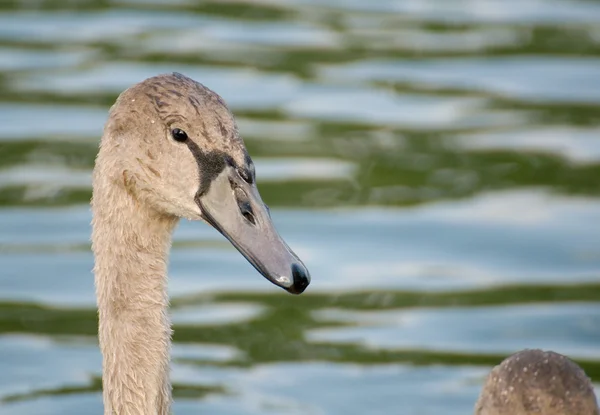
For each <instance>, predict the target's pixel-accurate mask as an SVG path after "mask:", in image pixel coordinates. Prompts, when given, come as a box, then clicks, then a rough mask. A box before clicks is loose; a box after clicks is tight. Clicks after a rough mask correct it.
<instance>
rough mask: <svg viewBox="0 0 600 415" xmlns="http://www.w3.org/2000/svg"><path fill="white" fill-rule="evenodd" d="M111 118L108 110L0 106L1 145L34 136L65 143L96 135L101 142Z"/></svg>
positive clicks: (47, 106) (79, 107)
mask: <svg viewBox="0 0 600 415" xmlns="http://www.w3.org/2000/svg"><path fill="white" fill-rule="evenodd" d="M107 116H108V109H107V108H93V107H81V106H68V105H22V104H0V124H2V129H0V142H1V141H2V140H7V139H8V140H24V139H31V138H33V137H43V138H44V139H49V140H50V139H53V138H54V139H56V138H59V139H63V140H64V139H65V138H73V137H80V136H87V137H94V136H95V137H96V138H95V140H98V137H100V135H101V134H102V128H103V126H104V123H105V122H106V118H107ZM31 120H35V122H31Z"/></svg>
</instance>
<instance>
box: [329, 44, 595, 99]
mask: <svg viewBox="0 0 600 415" xmlns="http://www.w3.org/2000/svg"><path fill="white" fill-rule="evenodd" d="M541 73H543V74H544V76H540V74H541ZM321 75H322V76H323V77H325V78H326V79H336V80H340V79H346V80H348V81H355V82H356V81H359V82H365V81H388V82H389V81H390V80H393V81H400V82H410V83H413V84H416V85H419V84H421V85H426V86H427V87H428V88H431V87H442V88H462V89H466V90H482V91H487V92H490V93H492V94H499V95H502V96H507V97H511V98H516V99H521V100H525V101H556V102H591V103H598V102H600V92H598V91H600V60H598V59H596V58H592V57H585V58H572V57H569V58H551V57H536V56H518V57H507V58H489V57H488V58H461V59H424V60H416V61H390V60H371V61H362V62H358V63H351V64H345V65H331V66H327V67H323V68H322V70H321Z"/></svg>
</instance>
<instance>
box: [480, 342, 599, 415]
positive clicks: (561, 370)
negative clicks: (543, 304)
mask: <svg viewBox="0 0 600 415" xmlns="http://www.w3.org/2000/svg"><path fill="white" fill-rule="evenodd" d="M534 414H536V415H599V412H598V404H597V402H596V395H595V394H594V389H593V387H592V384H591V382H590V380H589V379H588V377H587V376H586V375H585V373H584V371H583V370H582V369H581V368H580V367H579V366H578V365H577V364H576V363H574V362H572V361H571V360H569V359H568V358H567V357H565V356H563V355H561V354H558V353H554V352H550V351H549V352H544V351H542V350H523V351H520V352H518V353H515V354H513V355H512V356H509V357H508V358H506V359H505V360H504V361H503V362H502V363H501V364H500V365H498V366H496V367H495V368H494V369H493V370H492V372H491V373H490V374H489V376H488V378H487V379H486V382H485V384H484V386H483V390H482V391H481V395H479V400H478V401H477V404H476V406H475V415H534Z"/></svg>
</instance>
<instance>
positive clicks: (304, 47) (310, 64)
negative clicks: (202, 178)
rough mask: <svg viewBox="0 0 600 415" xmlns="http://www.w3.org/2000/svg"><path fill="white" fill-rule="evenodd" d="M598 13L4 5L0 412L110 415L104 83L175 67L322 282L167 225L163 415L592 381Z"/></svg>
mask: <svg viewBox="0 0 600 415" xmlns="http://www.w3.org/2000/svg"><path fill="white" fill-rule="evenodd" d="M599 17H600V6H599V4H597V3H595V2H589V1H567V0H553V1H544V2H542V1H540V0H526V1H518V2H517V1H516V0H514V1H513V0H511V1H505V0H503V1H499V0H478V1H475V0H452V1H445V2H437V1H433V0H427V1H420V2H414V1H399V0H381V1H378V2H364V1H337V0H328V1H314V0H278V1H269V2H248V1H238V2H220V1H205V2H202V3H198V2H192V1H188V0H178V1H173V2H167V1H162V0H120V1H108V2H106V1H104V2H99V1H96V0H84V1H80V2H68V3H65V2H62V1H55V0H44V1H39V2H29V1H21V0H17V1H12V2H3V3H2V4H0V69H1V70H2V73H0V124H2V126H3V127H2V129H0V206H1V209H0V269H1V270H2V271H1V272H0V355H2V356H3V358H2V359H0V368H2V370H0V411H1V412H2V413H6V414H11V415H15V414H56V413H100V412H101V403H100V395H99V389H100V383H99V375H100V354H99V351H98V348H97V345H96V339H95V332H96V314H95V310H94V304H95V301H94V287H93V281H92V275H91V268H92V256H91V254H90V252H89V231H90V229H89V220H90V215H89V208H88V206H87V203H88V201H89V197H90V190H91V189H90V171H91V167H92V165H93V161H94V157H95V153H96V150H97V143H98V138H99V135H100V133H101V130H102V126H103V124H104V122H105V118H106V113H107V109H108V107H109V106H110V105H112V103H113V102H114V99H115V97H116V95H117V94H118V93H119V92H121V91H122V90H123V89H125V88H127V87H129V86H130V85H132V84H133V83H136V82H138V81H140V80H142V79H144V78H145V77H148V76H152V75H155V74H157V73H161V72H170V71H174V70H176V71H180V72H183V73H185V74H186V75H189V76H191V77H193V78H196V79H197V80H199V81H201V82H203V83H205V84H206V85H207V86H209V87H210V88H212V89H214V90H216V91H218V92H219V93H220V94H221V95H222V96H223V97H224V98H225V99H226V100H227V102H228V103H229V105H230V106H231V108H232V110H233V111H234V112H235V114H236V117H237V119H238V122H239V126H240V131H241V134H242V135H243V137H244V139H245V141H246V144H247V147H248V149H249V151H250V152H251V154H252V155H253V158H254V160H255V162H256V165H257V174H258V177H259V186H260V191H261V194H262V196H263V199H264V200H265V201H266V202H267V203H268V204H269V205H270V206H271V208H272V212H273V218H274V221H275V222H276V225H277V227H278V229H279V230H280V231H281V233H282V234H283V235H284V237H285V238H286V240H287V241H288V242H289V244H290V245H291V246H293V247H294V249H295V251H296V252H297V253H298V254H299V256H300V257H302V258H303V259H305V261H306V263H307V266H308V267H309V268H310V269H311V272H312V273H313V283H312V285H311V287H310V291H309V292H307V293H306V295H305V296H302V297H299V298H294V299H291V298H290V297H288V296H287V295H285V294H284V293H282V292H280V290H277V289H276V288H275V287H271V286H268V285H267V284H266V283H265V281H263V280H262V278H261V277H260V276H258V275H256V273H255V272H254V270H253V269H252V268H251V266H250V265H249V264H247V263H246V261H245V260H244V259H243V258H241V257H239V255H238V254H237V253H236V252H235V251H234V250H233V248H231V247H230V246H229V244H228V243H227V242H226V241H224V240H223V239H222V238H221V237H220V235H218V233H217V232H215V231H214V230H213V229H211V228H209V227H208V226H204V225H202V224H198V223H189V222H183V223H181V225H180V227H179V228H178V229H177V231H176V234H175V241H174V245H173V253H172V257H171V268H170V292H171V295H172V297H173V301H172V302H173V320H174V322H175V335H174V342H175V343H174V348H173V359H174V364H173V381H174V385H175V388H174V389H175V396H176V404H175V407H174V409H175V411H177V413H182V414H185V413H196V412H197V411H202V410H203V411H206V412H212V413H218V414H230V413H231V414H233V413H236V414H267V413H274V412H277V413H283V414H295V413H303V414H307V413H315V414H318V413H341V412H344V413H348V414H353V413H365V412H370V413H384V412H385V413H390V412H394V411H397V410H398V409H397V408H399V407H401V408H403V410H404V411H405V413H407V414H433V413H440V412H444V413H448V414H465V413H470V412H471V411H472V410H473V405H474V403H475V400H476V397H477V394H478V392H479V388H480V385H481V383H482V382H483V379H484V375H485V373H487V371H488V370H489V368H491V366H493V365H495V364H497V363H498V362H500V361H501V360H502V359H503V358H504V357H505V356H506V355H507V354H509V353H512V352H514V351H516V350H518V349H522V348H525V347H543V348H553V349H555V350H556V351H558V352H560V353H564V354H568V355H571V357H573V358H574V359H575V360H576V361H577V362H578V363H580V364H581V365H582V367H583V368H584V369H585V370H586V372H587V373H588V375H590V376H591V377H592V379H593V380H595V381H597V380H598V378H599V377H600V366H599V362H600V356H599V355H598V353H597V351H596V348H595V347H594V346H595V344H597V343H598V341H599V340H600V339H599V336H600V334H599V333H598V331H597V329H596V327H597V326H598V324H597V315H598V310H597V304H598V301H599V296H600V287H599V286H598V283H597V276H598V271H599V270H600V254H599V252H598V250H597V248H596V247H597V246H600V240H599V239H600V236H598V232H597V231H596V229H595V227H594V226H593V224H594V223H596V222H597V221H598V219H599V217H600V204H598V201H597V196H598V194H599V193H598V192H599V190H598V189H599V187H598V186H597V178H598V177H600V163H599V162H598V161H599V157H598V155H599V154H600V153H599V152H598V148H599V147H598V144H597V143H596V137H597V135H598V128H599V125H600V115H599V114H600V107H599V105H600V102H599V101H600V96H599V95H598V90H600V88H599V87H600V85H599V84H598V82H600V81H598V80H599V79H600V70H599V69H598V68H600V64H599V63H598V62H596V61H597V60H598V39H600V37H599V33H600V32H599V31H598V28H597V25H596V22H597V21H598V18H599ZM431 391H435V393H431ZM377 411H379V412H377Z"/></svg>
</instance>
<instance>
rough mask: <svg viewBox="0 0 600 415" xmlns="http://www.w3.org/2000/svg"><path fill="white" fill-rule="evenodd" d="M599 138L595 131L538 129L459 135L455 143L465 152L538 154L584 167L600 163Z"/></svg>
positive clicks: (591, 129) (599, 131)
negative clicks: (557, 157)
mask: <svg viewBox="0 0 600 415" xmlns="http://www.w3.org/2000/svg"><path fill="white" fill-rule="evenodd" d="M599 136H600V129H597V128H587V129H586V128H566V127H552V128H544V127H538V128H528V129H519V130H508V131H498V132H487V133H480V134H469V135H463V136H460V137H457V142H458V144H459V145H460V146H461V147H462V148H465V149H468V150H475V151H478V150H503V149H506V150H513V151H519V152H542V153H550V154H553V155H557V156H560V157H564V158H566V159H567V160H569V161H570V162H572V163H578V164H579V163H581V164H588V163H597V162H598V161H600V141H599V140H598V137H599Z"/></svg>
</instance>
